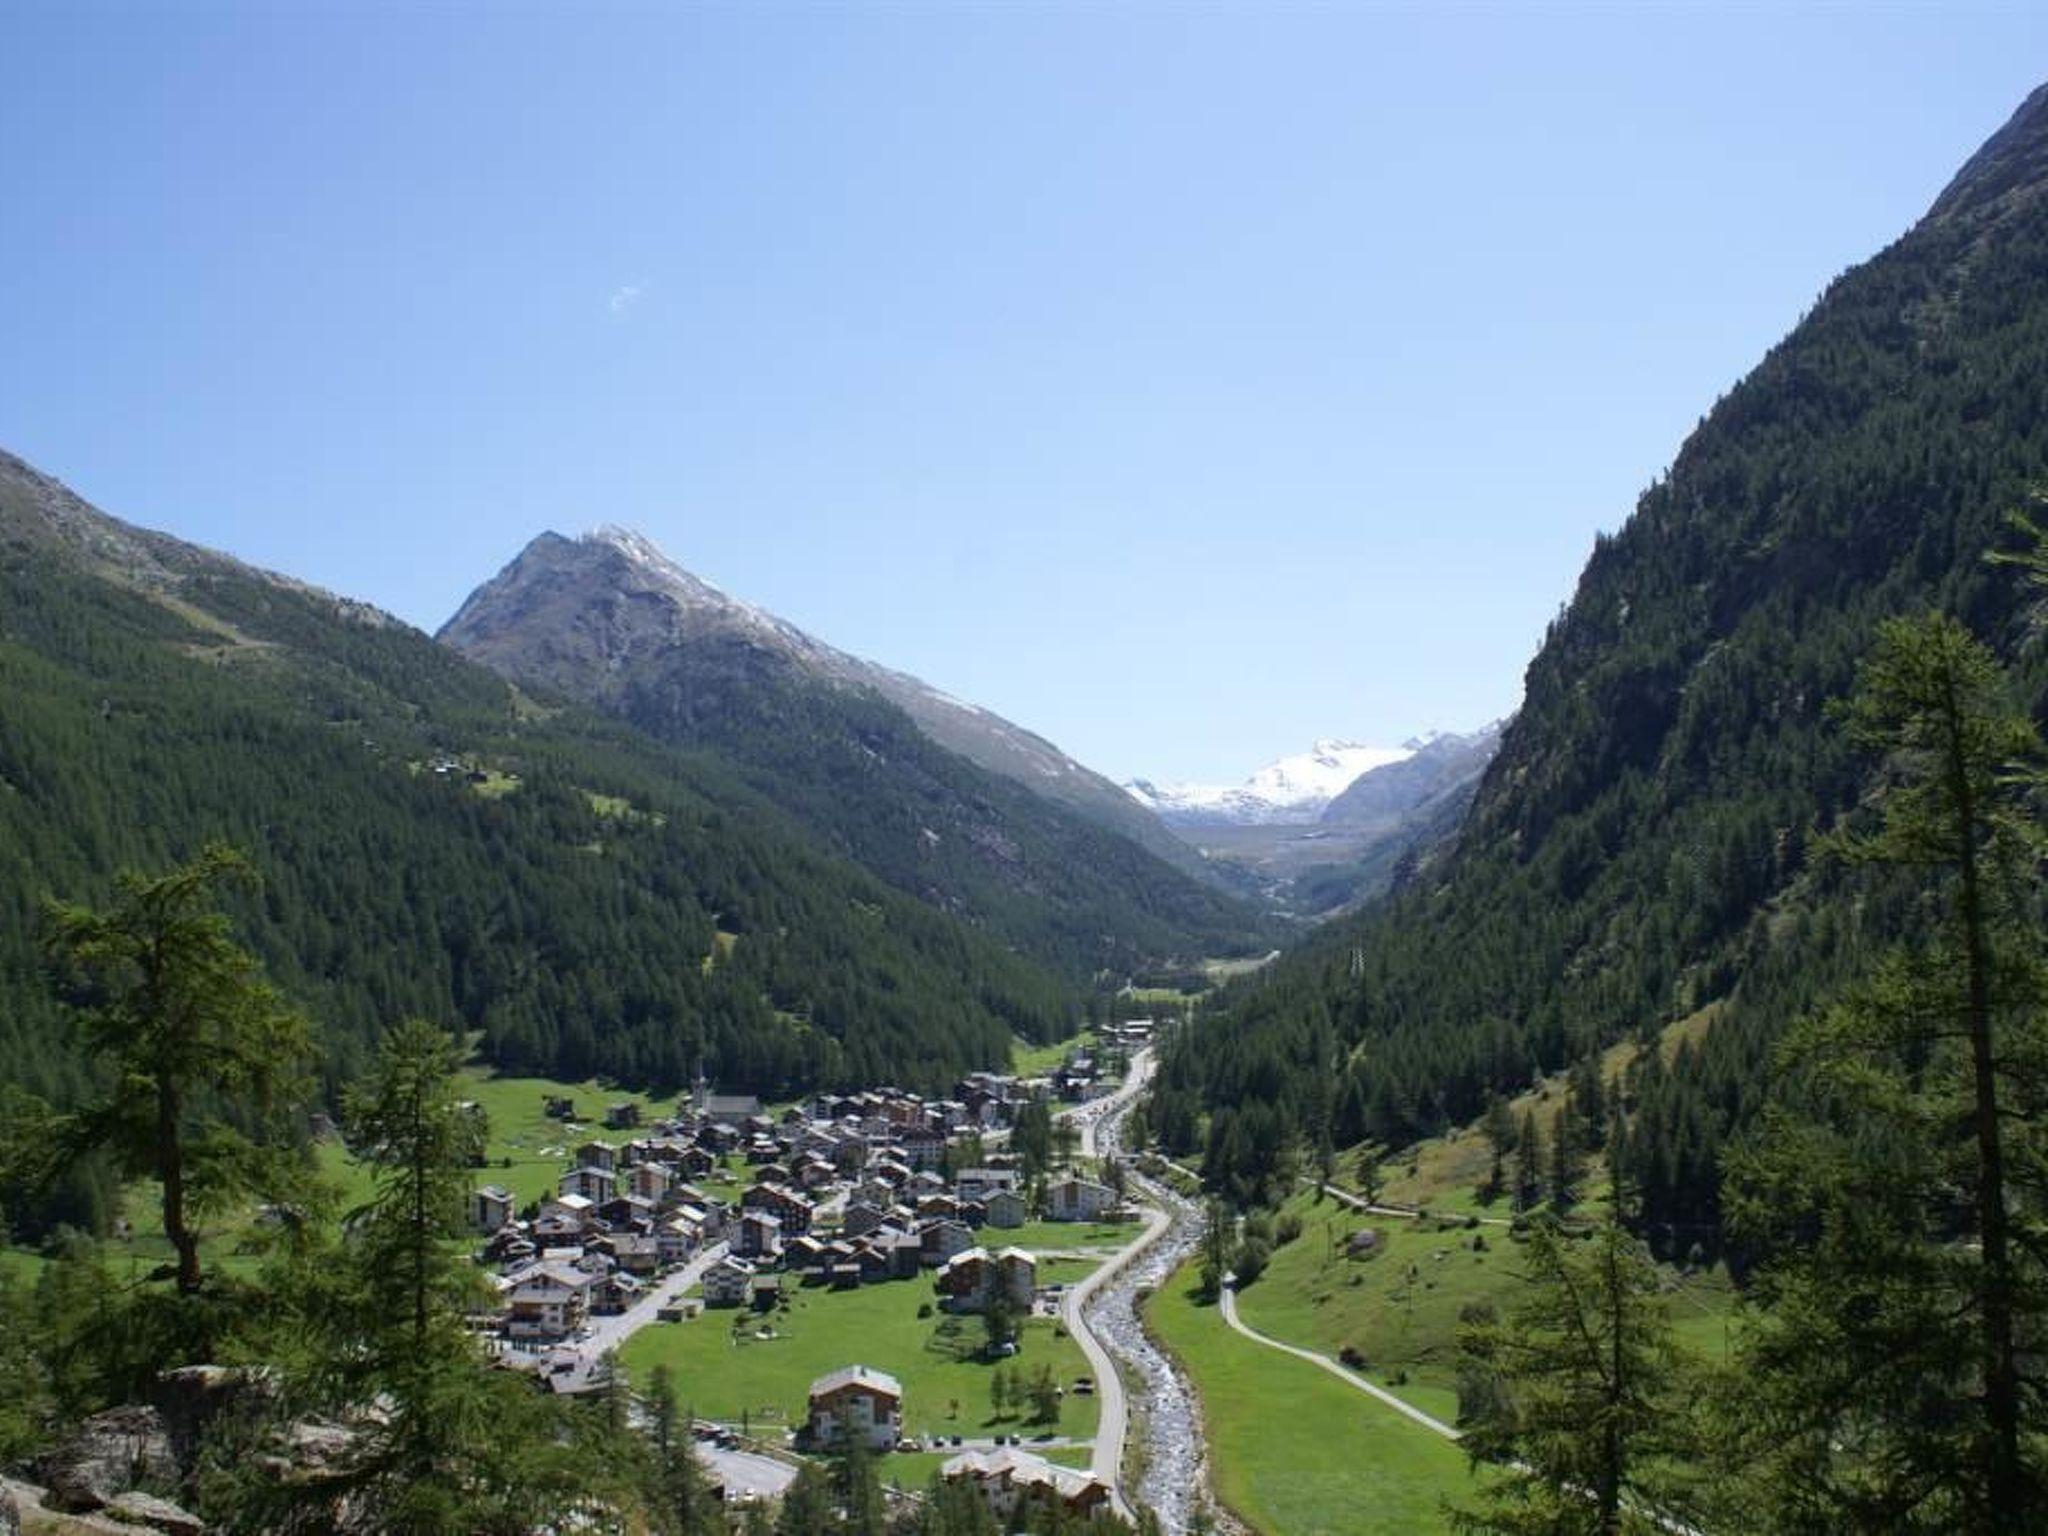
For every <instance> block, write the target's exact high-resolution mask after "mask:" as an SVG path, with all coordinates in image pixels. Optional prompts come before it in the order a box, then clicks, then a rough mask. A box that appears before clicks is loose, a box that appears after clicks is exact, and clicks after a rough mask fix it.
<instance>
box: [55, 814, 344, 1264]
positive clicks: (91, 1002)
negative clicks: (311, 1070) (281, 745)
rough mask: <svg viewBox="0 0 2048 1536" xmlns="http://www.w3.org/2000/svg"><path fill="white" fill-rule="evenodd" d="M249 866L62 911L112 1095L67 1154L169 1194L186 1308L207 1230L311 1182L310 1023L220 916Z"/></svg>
mask: <svg viewBox="0 0 2048 1536" xmlns="http://www.w3.org/2000/svg"><path fill="white" fill-rule="evenodd" d="M250 878H252V877H251V874H250V871H249V867H248V863H247V861H246V860H244V859H243V858H242V856H241V855H240V854H238V853H236V852H235V851H234V850H233V849H231V848H228V847H226V846H224V845H220V844H215V845H212V846H210V847H208V848H207V849H206V850H205V852H203V853H202V854H201V855H200V856H199V857H198V858H197V859H195V860H193V861H192V862H191V863H190V864H187V865H184V866H183V867H181V868H178V869H174V870H172V871H171V872H170V873H169V874H166V875H160V876H158V877H156V878H155V879H145V878H143V877H141V876H139V875H135V874H127V875H123V876H122V877H121V881H120V888H119V894H118V896H117V897H116V900H115V902H114V905H113V906H112V907H111V908H109V909H108V910H107V911H105V912H99V911H94V910H93V909H91V908H89V907H83V906H71V905H61V904H53V905H52V906H51V907H50V908H49V912H48V916H49V925H50V941H49V942H50V949H51V952H52V955H53V958H54V959H55V960H56V962H57V963H58V965H59V966H60V967H62V968H63V969H64V971H65V972H66V973H67V974H68V977H69V979H70V980H71V981H72V982H73V983H74V985H75V986H76V987H78V988H79V989H80V991H81V993H82V997H83V1003H84V1006H83V1007H82V1009H81V1019H82V1021H83V1024H84V1033H85V1038H86V1041H87V1043H88V1044H89V1046H90V1047H91V1049H92V1050H93V1052H94V1054H95V1055H96V1056H98V1057H99V1058H100V1060H101V1062H102V1063H103V1064H104V1067H105V1076H106V1078H107V1080H108V1081H109V1082H111V1083H112V1084H113V1085H114V1091H113V1092H111V1093H110V1094H108V1095H107V1096H105V1097H103V1098H101V1099H100V1100H99V1101H98V1102H97V1103H96V1104H94V1105H92V1106H91V1107H89V1108H87V1109H85V1110H83V1111H81V1112H80V1113H79V1114H77V1115H76V1116H74V1117H72V1118H71V1119H70V1121H69V1123H68V1124H66V1125H65V1126H64V1127H63V1131H62V1135H63V1138H64V1140H65V1141H66V1142H67V1143H68V1144H70V1145H72V1146H74V1147H76V1148H77V1149H78V1150H79V1151H81V1152H82V1151H84V1150H87V1149H90V1148H94V1147H107V1148H110V1149H112V1151H113V1153H114V1155H115V1157H116V1158H117V1159H118V1161H119V1164H120V1167H121V1171H122V1172H123V1173H124V1174H126V1175H128V1176H129V1177H143V1176H147V1177H150V1178H154V1179H155V1180H156V1181H157V1184H158V1187H159V1190H160V1196H159V1206H160V1209H161V1211H162V1214H163V1228H164V1236H165V1237H166V1238H167V1239H169V1241H170V1244H171V1247H172V1249H173V1251H174V1252H175V1253H176V1255H177V1259H176V1265H175V1270H174V1274H175V1279H176V1282H177V1288H178V1291H179V1292H180V1294H182V1295H187V1296H189V1295H191V1294H193V1293H195V1292H197V1291H198V1290H199V1288H200V1286H201V1284H202V1283H203V1279H204V1276H203V1273H202V1271H201V1269H200V1263H199V1230H198V1228H197V1226H196V1225H195V1224H194V1219H195V1217H202V1216H205V1215H210V1214H217V1213H219V1212H221V1211H224V1210H227V1209H229V1208H231V1207H232V1206H234V1205H236V1204H238V1203H239V1202H241V1201H244V1200H246V1199H248V1198H249V1197H250V1196H252V1195H257V1196H262V1195H270V1196H272V1197H273V1198H275V1197H278V1196H280V1195H283V1194H285V1193H288V1192H291V1191H293V1190H294V1189H296V1188H297V1187H298V1186H299V1184H300V1183H301V1182H302V1181H301V1179H300V1178H299V1177H298V1176H299V1175H300V1174H302V1172H303V1168H304V1162H303V1159H302V1158H301V1157H300V1156H298V1155H297V1153H296V1152H295V1150H294V1148H293V1143H292V1141H291V1138H290V1132H289V1127H288V1124H287V1122H286V1112H287V1111H288V1110H289V1109H290V1108H291V1106H292V1105H293V1104H294V1103H295V1102H296V1101H297V1100H298V1099H299V1097H301V1096H302V1094H303V1092H304V1090H305V1088H306V1082H305V1076H304V1074H305V1068H306V1065H307V1060H308V1052H309V1046H308V1043H307V1034H306V1027H305V1022H304V1020H303V1019H301V1018H300V1017H299V1015H298V1014H296V1013H295V1012H293V1011H292V1010H291V1009H290V1008H288V1007H286V1006H285V1003H284V1000H283V999H282V998H281V997H280V996H279V994H278V993H277V991H276V989H275V988H273V987H271V986H270V984H269V983H268V982H266V981H265V980H264V979H263V976H262V972H261V969H260V967H259V966H258V965H257V963H256V960H255V959H254V957H252V956H251V955H250V954H249V953H248V952H247V951H246V950H244V949H243V948H242V947H241V946H240V945H238V944H237V943H236V942H235V941H234V938H233V937H232V935H231V933H230V931H229V926H228V920H227V918H226V917H225V916H224V915H223V914H222V913H221V912H220V911H219V910H218V909H217V906H216V902H217V900H218V898H219V894H220V892H221V889H222V887H224V886H225V885H227V884H229V883H230V882H246V881H247V880H249V879H250Z"/></svg>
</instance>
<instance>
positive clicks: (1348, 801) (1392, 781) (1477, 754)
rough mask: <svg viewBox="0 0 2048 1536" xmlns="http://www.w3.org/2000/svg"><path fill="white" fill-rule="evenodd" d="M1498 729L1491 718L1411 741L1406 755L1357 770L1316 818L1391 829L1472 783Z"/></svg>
mask: <svg viewBox="0 0 2048 1536" xmlns="http://www.w3.org/2000/svg"><path fill="white" fill-rule="evenodd" d="M1500 732H1501V727H1500V722H1498V721H1496V722H1494V723H1493V724H1492V725H1483V726H1481V727H1480V728H1479V729H1478V730H1476V731H1471V732H1468V733H1466V734H1464V735H1459V734H1457V733H1455V732H1451V731H1440V732H1438V733H1437V734H1436V735H1434V736H1430V737H1427V738H1425V739H1423V740H1420V741H1416V742H1412V743H1410V746H1411V750H1410V752H1409V753H1408V755H1407V756H1406V757H1403V758H1401V759H1400V760H1399V761H1397V762H1391V763H1387V764H1385V765H1383V766H1381V767H1378V768H1374V769H1373V770H1372V771H1371V772H1369V773H1363V774H1360V775H1359V776H1358V777H1357V778H1356V779H1354V780H1352V781H1351V783H1350V785H1349V786H1348V787H1346V788H1345V790H1344V791H1343V793H1341V794H1339V795H1337V796H1336V797H1335V798H1334V799H1332V800H1331V801H1330V802H1329V804H1327V805H1325V806H1324V807H1323V811H1322V814H1321V815H1320V816H1319V817H1317V818H1316V819H1317V820H1318V821H1320V822H1322V823H1323V825H1325V826H1333V827H1335V826H1346V827H1382V828H1390V827H1393V826H1395V825H1396V824H1398V823H1400V822H1402V821H1405V820H1407V819H1408V818H1409V817H1411V816H1413V815H1414V814H1415V813H1416V812H1417V811H1418V810H1420V809H1422V808H1423V807H1424V806H1425V805H1427V804H1428V803H1429V802H1430V801H1432V800H1435V799H1437V798H1439V797H1440V796H1442V795H1444V794H1446V793H1450V792H1452V791H1455V790H1456V789H1457V788H1458V787H1459V786H1460V785H1462V784H1466V783H1469V782H1473V781H1476V780H1477V779H1478V777H1479V776H1480V775H1481V774H1482V773H1484V772H1485V771H1486V765H1487V764H1488V763H1490V762H1492V761H1493V754H1494V752H1495V751H1496V750H1498V749H1499V746H1500Z"/></svg>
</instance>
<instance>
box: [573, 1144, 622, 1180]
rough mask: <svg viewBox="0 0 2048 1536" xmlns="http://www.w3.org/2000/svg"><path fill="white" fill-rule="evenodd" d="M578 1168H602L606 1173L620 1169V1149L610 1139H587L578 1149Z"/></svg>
mask: <svg viewBox="0 0 2048 1536" xmlns="http://www.w3.org/2000/svg"><path fill="white" fill-rule="evenodd" d="M576 1166H577V1167H578V1168H602V1169H603V1170H604V1171H605V1172H606V1173H616V1172H618V1169H619V1149H618V1148H617V1147H615V1146H613V1145H612V1144H611V1143H610V1142H608V1141H586V1142H585V1143H583V1145H582V1146H580V1147H578V1148H577V1149H576Z"/></svg>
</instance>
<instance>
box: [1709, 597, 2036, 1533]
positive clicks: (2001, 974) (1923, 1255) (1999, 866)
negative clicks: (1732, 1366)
mask: <svg viewBox="0 0 2048 1536" xmlns="http://www.w3.org/2000/svg"><path fill="white" fill-rule="evenodd" d="M1848 721H1849V725H1850V729H1851V731H1852V733H1853V734H1854V736H1855V737H1856V739H1857V740H1858V741H1860V742H1861V743H1863V744H1865V745H1867V746H1872V747H1876V748H1879V749H1882V750H1883V751H1884V752H1885V753H1886V754H1887V764H1888V770H1889V774H1890V784H1889V787H1888V789H1887V791H1886V793H1885V795H1884V797H1883V802H1882V803H1883V821H1882V826H1881V828H1880V829H1879V830H1878V831H1876V832H1875V833H1873V834H1870V835H1867V836H1862V837H1856V838H1848V839H1844V840H1842V842H1841V843H1840V845H1839V846H1840V847H1841V849H1842V851H1844V852H1845V853H1847V854H1848V855H1849V856H1850V857H1851V858H1853V859H1855V860H1858V861H1861V862H1863V863H1868V864H1875V865H1880V866H1888V867H1892V868H1897V869H1903V870H1909V871H1915V872H1918V873H1919V875H1920V877H1921V879H1922V880H1924V881H1925V882H1926V884H1927V894H1928V898H1929V901H1928V905H1927V906H1926V908H1925V910H1926V911H1927V913H1928V916H1929V922H1928V926H1927V931H1926V932H1925V935H1924V937H1923V938H1922V939H1921V940H1920V941H1918V942H1916V943H1914V944H1912V945H1911V946H1909V947H1908V948H1906V949H1904V950H1902V951H1901V952H1899V953H1897V954H1895V955H1893V956H1892V957H1891V958H1890V959H1889V960H1888V961H1886V962H1885V963H1884V964H1883V965H1882V966H1881V967H1880V968H1879V969H1878V971H1877V973H1876V974H1875V975H1874V976H1873V977H1871V978H1870V979H1869V980H1868V981H1867V982H1866V983H1864V984H1863V985H1862V986H1860V987H1857V988H1855V989H1853V990H1852V991H1850V992H1849V993H1848V994H1847V995H1846V996H1844V997H1843V998H1842V999H1841V1000H1840V1001H1839V1002H1838V1003H1837V1004H1836V1005H1835V1006H1833V1007H1831V1008H1829V1009H1827V1010H1826V1011H1825V1012H1823V1013H1821V1014H1819V1015H1818V1016H1816V1017H1814V1018H1812V1019H1809V1020H1807V1021H1806V1022H1804V1023H1803V1024H1801V1025H1800V1026H1798V1027H1797V1028H1796V1029H1795V1030H1793V1031H1792V1032H1791V1034H1790V1035H1789V1036H1788V1038H1787V1040H1786V1042H1785V1045H1784V1048H1783V1051H1782V1054H1781V1060H1780V1065H1781V1067H1782V1069H1783V1070H1784V1072H1785V1073H1786V1074H1787V1075H1788V1076H1791V1077H1793V1079H1794V1081H1795V1083H1796V1085H1797V1088H1798V1091H1799V1096H1798V1097H1797V1098H1796V1099H1795V1100H1794V1101H1793V1102H1792V1104H1790V1105H1789V1106H1787V1107H1785V1108H1783V1109H1781V1110H1780V1111H1779V1112H1778V1113H1777V1114H1776V1115H1775V1116H1774V1118H1773V1119H1772V1121H1771V1122H1770V1124H1769V1126H1768V1129H1767V1133H1766V1135H1765V1137H1764V1138H1763V1140H1762V1143H1761V1145H1760V1146H1759V1147H1757V1148H1756V1149H1754V1150H1752V1151H1750V1152H1748V1153H1746V1154H1744V1155H1742V1156H1740V1157H1738V1158H1737V1159H1736V1160H1735V1161H1734V1165H1733V1168H1732V1171H1731V1177H1730V1180H1729V1199H1730V1201H1731V1215H1732V1219H1733V1221H1734V1223H1735V1225H1736V1227H1737V1230H1738V1231H1739V1232H1740V1233H1741V1234H1742V1235H1743V1236H1745V1237H1746V1238H1747V1239H1748V1240H1749V1241H1751V1242H1753V1243H1756V1244H1758V1245H1759V1246H1761V1247H1763V1248H1764V1249H1765V1250H1766V1252H1767V1254H1768V1257H1769V1262H1768V1263H1767V1264H1766V1265H1765V1267H1764V1268H1763V1270H1762V1272H1761V1274H1760V1276H1759V1277H1758V1281H1757V1286H1756V1295H1757V1299H1758V1300H1759V1301H1760V1302H1761V1303H1762V1304H1763V1305H1762V1307H1761V1308H1760V1310H1759V1312H1758V1314H1757V1321H1756V1322H1755V1324H1754V1326H1753V1327H1752V1328H1751V1329H1750V1330H1749V1331H1748V1332H1747V1334H1746V1335H1745V1337H1744V1339H1743V1340H1742V1344H1741V1349H1740V1355H1739V1365H1740V1368H1741V1370H1740V1376H1739V1380H1740V1381H1742V1382H1743V1383H1744V1384H1745V1385H1746V1389H1747V1390H1746V1391H1745V1392H1744V1393H1743V1394H1742V1395H1741V1397H1740V1399H1739V1406H1738V1409H1737V1411H1736V1412H1735V1413H1734V1414H1733V1415H1731V1425H1732V1426H1733V1428H1734V1430H1735V1432H1736V1433H1735V1435H1734V1439H1735V1444H1736V1447H1737V1450H1736V1455H1737V1457H1738V1458H1740V1457H1743V1456H1746V1457H1748V1458H1749V1459H1750V1460H1751V1461H1752V1462H1753V1463H1754V1466H1753V1468H1752V1471H1751V1481H1752V1482H1754V1483H1755V1485H1756V1486H1757V1487H1758V1488H1759V1489H1760V1490H1761V1496H1760V1499H1759V1501H1758V1503H1756V1504H1754V1505H1752V1506H1750V1507H1749V1508H1747V1509H1746V1510H1745V1511H1744V1514H1745V1518H1746V1519H1747V1520H1748V1521H1749V1522H1750V1523H1752V1524H1754V1525H1755V1526H1757V1528H1760V1529H1769V1528H1773V1527H1775V1528H1779V1529H1785V1530H1795V1529H1811V1528H1814V1527H1815V1526H1816V1525H1817V1524H1818V1525H1834V1526H1838V1527H1841V1528H1857V1529H1866V1530H1894V1531H1922V1530H1925V1531H1936V1530H1939V1531H1954V1532H1984V1533H1990V1532H1994V1531H2015V1530H2022V1529H2038V1528H2041V1527H2042V1526H2043V1525H2044V1524H2048V1496H2044V1488H2043V1469H2042V1465H2041V1460H2042V1453H2041V1448H2040V1437H2039V1434H2038V1425H2037V1424H2030V1422H2029V1421H2030V1419H2031V1418H2033V1417H2034V1416H2035V1415H2037V1414H2038V1404H2039V1402H2040V1396H2039V1394H2040V1392H2041V1391H2042V1388H2043V1378H2042V1374H2041V1370H2040V1366H2039V1364H2038V1362H2039V1360H2040V1341H2041V1340H2042V1338H2043V1337H2044V1329H2048V1255H2044V1254H2043V1252H2042V1250H2041V1245H2040V1242H2039V1238H2038V1234H2039V1233H2040V1232H2041V1231H2042V1230H2043V1222H2044V1218H2048V1209H2044V1194H2048V1190H2044V1184H2043V1176H2044V1169H2048V1134H2044V1127H2048V1079H2044V1076H2043V1068H2044V1066H2048V1028H2044V1025H2043V1021H2042V1017H2041V1013H2042V1008H2041V1005H2042V1003H2043V1001H2044V997H2048V988H2044V985H2043V974H2042V968H2041V961H2040V938H2039V934H2038V930H2037V929H2036V928H2035V926H2034V922H2033V913H2034V911H2035V910H2036V906H2035V904H2036V901H2037V898H2038V895H2039V888H2040V870H2041V853H2042V838H2041V835H2040V829H2039V828H2038V826H2037V825H2036V824H2035V823H2034V821H2033V820H2032V817H2031V815H2030V806H2029V803H2028V796H2029V794H2030V792H2031V790H2032V789H2033V788H2034V786H2035V785H2036V784H2037V783H2038V782H2039V775H2038V771H2037V768H2036V764H2037V763H2038V762H2039V760H2040V757H2041V744H2040V740H2039V738H2038V736H2037V734H2036V733H2035V731H2034V729H2033V727H2032V725H2031V724H2030V723H2029V722H2028V721H2027V720H2026V719H2025V718H2024V717H2023V716H2021V715H2019V714H2017V713H2016V712H2015V711H2014V710H2013V709H2012V707H2011V705H2010V704H2009V703H2008V701H2007V697H2006V691H2005V681H2004V678H2003V675H2002V673H2001V672H2000V669H1999V668H1998V666H1997V664H1996V662H1995V661H1994V660H1993V659H1992V657H1991V656H1990V654H1989V653H1988V652H1987V651H1985V650H1984V648H1983V647H1982V646H1981V645H1979V644H1978V643H1977V642H1976V641H1975V640H1974V639H1972V638H1971V636H1970V635H1969V634H1968V633H1967V632H1966V631H1965V630H1964V629H1963V628H1962V627H1961V626H1960V625H1959V624H1957V623H1956V622H1954V621H1953V620H1951V619H1948V618H1946V617H1941V616H1931V617H1927V618H1923V619H1917V620H1897V621H1893V622H1891V623H1889V624H1887V625H1886V626H1884V628H1883V630H1882V631H1881V633H1880V638H1879V642H1878V645H1877V648H1876V650H1875V652H1874V653H1873V655H1872V656H1871V658H1870V660H1869V662H1868V663H1867V665H1866V667H1865V669H1864V673H1863V676H1862V678H1861V680H1860V685H1859V688H1858V692H1857V694H1856V696H1855V699H1854V701H1853V704H1852V707H1851V709H1850V711H1849V712H1848Z"/></svg>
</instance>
